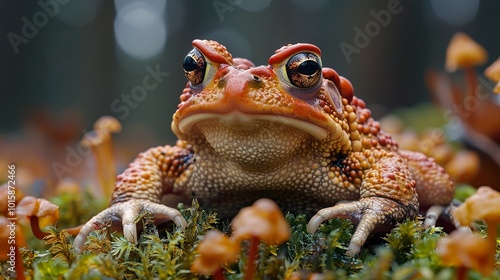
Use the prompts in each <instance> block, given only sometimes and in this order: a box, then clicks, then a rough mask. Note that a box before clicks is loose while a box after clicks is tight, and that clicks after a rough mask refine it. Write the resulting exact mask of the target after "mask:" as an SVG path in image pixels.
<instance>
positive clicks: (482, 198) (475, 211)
mask: <svg viewBox="0 0 500 280" xmlns="http://www.w3.org/2000/svg"><path fill="white" fill-rule="evenodd" d="M453 216H454V217H455V218H456V219H457V220H458V222H459V223H460V224H461V225H463V226H468V225H470V224H471V223H472V222H474V221H479V220H483V221H486V223H488V224H490V223H491V224H494V223H499V222H500V193H499V192H497V191H495V190H493V189H492V188H490V187H487V186H483V187H480V188H479V189H478V190H477V191H476V193H475V194H474V195H472V196H471V197H469V198H467V200H465V202H464V203H462V204H461V205H460V206H459V207H457V209H455V211H453Z"/></svg>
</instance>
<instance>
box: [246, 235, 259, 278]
mask: <svg viewBox="0 0 500 280" xmlns="http://www.w3.org/2000/svg"><path fill="white" fill-rule="evenodd" d="M259 243H260V240H259V239H258V238H257V237H255V236H252V239H250V250H249V252H248V259H247V265H246V267H245V277H244V279H245V280H252V279H253V276H254V274H255V269H256V264H255V262H256V260H257V255H258V253H259Z"/></svg>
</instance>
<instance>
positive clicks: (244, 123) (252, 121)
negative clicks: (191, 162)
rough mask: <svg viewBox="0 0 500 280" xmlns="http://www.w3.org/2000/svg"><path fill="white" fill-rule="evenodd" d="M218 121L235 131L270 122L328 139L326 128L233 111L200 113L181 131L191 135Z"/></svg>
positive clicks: (182, 124) (188, 119)
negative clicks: (199, 126)
mask: <svg viewBox="0 0 500 280" xmlns="http://www.w3.org/2000/svg"><path fill="white" fill-rule="evenodd" d="M211 119H214V120H215V119H216V120H219V121H220V122H221V123H223V124H224V125H226V126H227V127H230V128H232V129H235V130H254V129H258V128H259V126H260V123H262V122H270V123H277V124H282V125H286V126H289V127H292V128H296V129H299V130H302V131H304V132H306V133H308V134H310V135H311V136H313V137H314V138H316V139H318V140H323V139H325V138H326V137H328V130H327V129H326V128H324V127H321V126H319V125H316V124H314V123H311V122H306V121H303V120H300V119H296V118H292V117H287V116H279V115H272V114H244V113H241V112H239V111H236V110H235V111H231V112H229V113H225V114H217V113H198V114H194V115H191V116H188V117H186V118H184V119H183V120H182V121H180V122H179V125H178V127H179V130H180V131H181V132H182V133H184V134H189V132H190V131H191V129H192V127H193V126H194V125H195V124H197V123H199V122H202V121H206V120H211Z"/></svg>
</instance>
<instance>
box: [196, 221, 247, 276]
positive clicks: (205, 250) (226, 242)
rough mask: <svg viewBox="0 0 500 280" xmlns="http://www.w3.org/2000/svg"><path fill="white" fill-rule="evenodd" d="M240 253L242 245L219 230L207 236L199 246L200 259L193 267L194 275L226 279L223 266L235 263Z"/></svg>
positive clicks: (208, 233) (210, 232) (197, 259)
mask: <svg viewBox="0 0 500 280" xmlns="http://www.w3.org/2000/svg"><path fill="white" fill-rule="evenodd" d="M239 252H240V243H239V242H237V241H235V240H233V239H230V238H229V237H227V236H225V235H224V234H223V233H222V232H220V231H218V230H211V231H209V232H207V233H206V234H205V236H204V237H203V240H202V241H201V242H200V244H199V245H198V253H199V254H200V255H199V256H198V258H196V259H195V261H194V262H193V264H192V265H191V271H192V272H194V273H199V274H204V275H213V276H214V278H215V279H216V280H222V279H224V272H223V270H222V268H221V267H222V266H223V265H227V264H230V263H233V262H235V261H236V260H237V259H238V254H239Z"/></svg>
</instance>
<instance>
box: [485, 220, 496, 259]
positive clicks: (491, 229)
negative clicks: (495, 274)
mask: <svg viewBox="0 0 500 280" xmlns="http://www.w3.org/2000/svg"><path fill="white" fill-rule="evenodd" d="M486 224H487V226H488V234H487V236H486V238H487V239H488V243H489V244H490V248H491V251H490V258H489V261H491V265H492V266H494V265H495V253H496V251H497V234H498V229H497V224H496V223H492V222H488V221H487V222H486Z"/></svg>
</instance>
